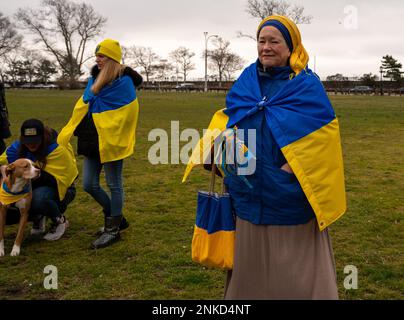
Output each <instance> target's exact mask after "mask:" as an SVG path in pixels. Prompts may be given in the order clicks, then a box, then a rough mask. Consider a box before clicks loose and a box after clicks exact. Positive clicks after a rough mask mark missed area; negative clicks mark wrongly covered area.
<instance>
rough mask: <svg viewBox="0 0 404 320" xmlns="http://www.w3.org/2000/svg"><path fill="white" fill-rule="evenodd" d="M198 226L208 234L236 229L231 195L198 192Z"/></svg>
mask: <svg viewBox="0 0 404 320" xmlns="http://www.w3.org/2000/svg"><path fill="white" fill-rule="evenodd" d="M195 224H196V226H197V227H198V228H201V229H204V230H206V231H207V232H208V234H212V233H214V232H217V231H234V230H235V223H234V217H233V211H232V205H231V199H230V197H229V195H226V194H225V195H219V194H217V193H212V194H209V193H207V192H198V205H197V208H196V223H195Z"/></svg>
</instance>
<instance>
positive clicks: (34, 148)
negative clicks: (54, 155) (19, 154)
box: [25, 143, 41, 152]
mask: <svg viewBox="0 0 404 320" xmlns="http://www.w3.org/2000/svg"><path fill="white" fill-rule="evenodd" d="M40 145H41V144H40V143H27V144H25V146H26V147H27V149H28V150H29V151H30V152H35V151H37V150H38V148H39V146H40Z"/></svg>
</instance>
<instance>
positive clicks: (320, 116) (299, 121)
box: [184, 63, 346, 230]
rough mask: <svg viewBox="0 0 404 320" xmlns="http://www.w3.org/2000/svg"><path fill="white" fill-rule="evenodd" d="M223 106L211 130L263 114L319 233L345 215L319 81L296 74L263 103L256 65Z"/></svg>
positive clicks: (328, 109) (337, 152)
mask: <svg viewBox="0 0 404 320" xmlns="http://www.w3.org/2000/svg"><path fill="white" fill-rule="evenodd" d="M226 106H227V108H226V109H223V110H220V111H218V113H216V114H215V116H214V117H213V120H212V122H211V125H210V127H211V129H214V128H217V129H219V130H223V128H232V127H234V126H236V125H237V123H238V122H240V121H241V120H245V119H248V117H249V116H251V115H253V114H255V113H257V112H264V113H265V119H266V124H267V125H268V127H269V128H270V130H271V132H272V134H273V136H274V138H275V141H276V142H277V144H278V145H279V147H280V149H281V151H282V153H283V154H284V156H285V158H286V160H287V162H288V163H289V165H290V167H291V168H292V170H293V172H294V174H295V175H296V177H297V179H298V181H299V183H300V185H301V187H302V189H303V191H304V193H305V195H306V197H307V199H308V201H309V203H310V205H311V207H312V208H313V210H314V212H315V214H316V217H317V221H318V224H319V228H320V230H324V229H325V228H326V227H327V226H329V225H330V224H331V223H333V222H334V221H336V220H337V219H338V218H339V217H340V216H342V215H343V214H344V213H345V211H346V198H345V184H344V170H343V159H342V150H341V142H340V133H339V125H338V120H337V118H336V115H335V112H334V110H333V108H332V106H331V103H330V101H329V99H328V97H327V95H326V93H325V90H324V88H323V86H322V84H321V81H320V80H319V79H318V77H317V76H316V75H315V74H314V73H313V72H312V71H311V70H309V69H305V70H303V71H302V72H300V73H299V74H298V75H297V76H296V77H294V78H293V79H292V80H290V81H289V82H288V83H287V84H286V85H285V86H284V87H283V88H282V89H280V90H279V91H278V93H276V94H275V95H274V96H272V97H270V98H269V99H268V98H266V97H262V94H261V89H260V85H259V79H258V72H257V63H254V64H252V65H251V66H249V67H248V68H246V69H245V70H244V72H243V73H242V74H241V76H240V78H239V79H238V80H237V81H236V83H235V84H234V86H233V87H232V89H231V91H230V92H229V94H228V95H227V99H226ZM215 119H216V121H214V120H215ZM218 120H220V121H218ZM208 141H209V140H207V141H204V138H202V139H201V141H200V142H199V144H198V145H197V148H195V149H194V153H193V155H192V156H191V160H190V162H189V164H188V166H187V169H186V171H185V175H184V180H185V179H186V177H187V176H188V175H189V172H190V171H191V170H192V168H193V167H194V165H195V163H194V162H195V161H194V160H195V159H197V158H198V155H199V153H200V146H202V145H203V146H204V148H210V145H207V146H205V144H206V143H208ZM203 160H204V161H205V160H206V159H203Z"/></svg>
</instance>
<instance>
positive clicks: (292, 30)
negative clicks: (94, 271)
mask: <svg viewBox="0 0 404 320" xmlns="http://www.w3.org/2000/svg"><path fill="white" fill-rule="evenodd" d="M269 20H276V21H279V22H280V23H282V24H283V25H284V26H285V27H286V28H287V29H288V31H289V34H290V37H291V39H292V43H293V52H291V55H290V59H289V63H290V67H291V68H292V70H293V71H294V72H295V73H296V75H298V74H299V73H300V72H301V71H302V70H303V69H305V68H306V66H307V63H308V62H309V55H308V53H307V51H306V49H305V48H304V46H303V44H302V37H301V35H300V31H299V29H298V28H297V26H296V24H295V23H294V22H293V21H292V20H290V19H289V18H287V17H285V16H278V15H273V16H269V17H267V18H265V19H264V20H262V21H261V23H260V24H259V26H258V31H259V30H260V29H261V26H262V25H263V24H264V23H265V22H267V21H269ZM258 31H257V32H258Z"/></svg>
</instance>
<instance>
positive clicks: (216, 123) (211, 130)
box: [182, 109, 229, 182]
mask: <svg viewBox="0 0 404 320" xmlns="http://www.w3.org/2000/svg"><path fill="white" fill-rule="evenodd" d="M224 110H225V109H221V110H219V111H217V112H216V113H215V114H214V115H213V117H212V120H211V121H210V124H209V127H208V130H207V131H206V132H205V134H204V135H203V137H202V139H200V140H199V141H198V143H197V144H196V146H195V148H194V150H193V152H192V155H191V157H190V158H189V161H188V165H187V167H186V169H185V173H184V176H183V178H182V182H185V181H186V180H187V177H188V176H189V174H190V173H191V171H192V169H193V168H194V167H195V166H197V165H200V164H203V163H206V162H207V158H208V157H209V156H210V151H211V148H212V141H213V140H215V139H216V138H217V137H218V136H219V135H220V134H221V133H222V131H223V130H225V129H226V124H227V122H228V120H229V117H228V116H227V115H226V114H225V113H224V112H223V111H224Z"/></svg>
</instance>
